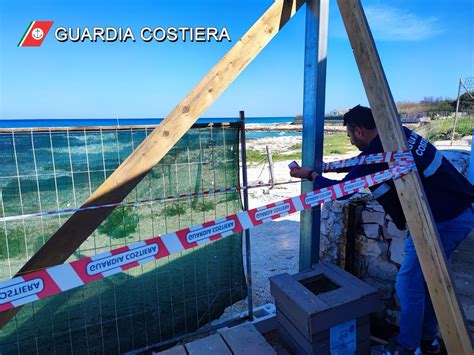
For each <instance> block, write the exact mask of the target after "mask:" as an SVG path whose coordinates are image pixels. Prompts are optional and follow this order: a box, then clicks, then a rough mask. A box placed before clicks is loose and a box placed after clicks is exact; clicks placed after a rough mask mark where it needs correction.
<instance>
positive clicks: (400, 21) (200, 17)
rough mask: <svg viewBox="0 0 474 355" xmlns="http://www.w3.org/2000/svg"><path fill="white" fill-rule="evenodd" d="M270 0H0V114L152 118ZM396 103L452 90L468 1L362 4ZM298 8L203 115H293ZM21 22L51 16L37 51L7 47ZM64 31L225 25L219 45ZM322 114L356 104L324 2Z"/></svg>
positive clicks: (465, 66)
mask: <svg viewBox="0 0 474 355" xmlns="http://www.w3.org/2000/svg"><path fill="white" fill-rule="evenodd" d="M271 3H272V1H271V0H259V1H256V0H244V1H239V0H233V1H231V0H220V1H219V0H200V1H196V0H195V1H190V0H182V1H171V0H170V1H164V0H154V1H152V0H134V1H131V0H118V1H104V0H94V1H92V0H87V1H65V0H63V1H57V0H49V1H48V0H45V1H37V0H34V1H30V0H28V1H25V0H22V1H20V0H0V51H1V52H0V119H8V118H105V117H111V118H113V117H116V115H118V116H119V117H122V118H125V117H163V116H166V115H167V114H168V113H169V112H170V111H171V110H172V109H173V107H174V106H175V105H176V104H177V103H178V102H179V101H180V100H181V98H183V97H184V96H185V95H186V94H187V93H188V92H189V91H190V90H191V89H192V88H193V87H194V85H195V84H196V83H198V82H199V80H200V79H201V78H202V77H203V76H204V75H205V74H206V73H207V71H208V70H209V69H210V68H212V66H213V65H214V64H215V63H217V61H218V60H219V59H220V58H221V57H222V56H223V55H224V54H225V53H226V52H227V51H228V50H229V49H230V48H231V47H232V45H233V44H234V43H235V42H237V40H238V39H239V38H240V37H241V36H242V35H243V34H244V33H245V31H246V30H247V29H248V28H249V27H250V26H251V25H252V24H253V22H254V21H255V20H257V19H258V18H259V17H260V15H261V14H263V12H264V11H265V10H266V8H268V7H269V6H270V5H271ZM362 3H363V5H364V8H365V10H366V13H367V17H368V20H369V24H370V25H371V28H372V32H373V34H374V37H375V40H376V44H377V48H378V50H379V54H380V57H381V59H382V63H383V65H384V69H385V72H386V75H387V78H388V81H389V84H390V86H391V89H392V93H393V96H394V98H395V100H396V101H417V100H420V99H422V98H423V97H425V96H434V97H440V96H441V97H451V98H453V97H454V96H455V95H456V90H457V81H458V79H459V77H467V76H474V43H473V41H474V40H473V38H474V25H473V23H474V2H473V1H472V0H437V1H427V0H419V1H412V0H411V1H408V0H394V1H376V0H363V2H362ZM304 12H305V8H304V7H303V8H301V9H300V11H299V12H298V14H297V15H296V16H295V17H294V18H293V19H292V20H291V21H290V22H289V23H288V24H287V25H286V26H285V28H284V29H283V30H282V31H281V32H280V33H279V34H278V35H277V36H276V37H275V38H274V39H273V41H272V42H271V43H270V44H269V45H268V46H267V47H266V48H265V49H264V50H263V51H262V53H261V54H260V55H259V56H258V57H257V58H256V59H255V60H254V61H253V62H252V63H251V64H250V65H249V67H248V68H247V69H246V70H245V71H244V72H243V73H242V74H241V76H240V77H239V78H237V80H235V81H234V83H233V84H232V85H231V86H230V87H229V88H228V89H227V90H226V92H225V93H224V94H223V95H222V96H221V97H220V98H219V99H218V100H217V101H216V102H215V104H214V105H213V106H212V107H211V108H210V109H209V110H208V111H207V112H206V113H205V114H204V116H205V117H235V116H236V115H238V111H239V110H245V111H246V115H247V116H294V115H296V114H299V113H301V111H302V93H303V58H304V18H305V15H304ZM31 20H54V25H53V28H52V30H51V32H50V33H49V34H48V36H47V37H46V39H45V41H44V42H43V45H42V46H41V47H39V48H19V47H17V43H18V41H19V40H20V38H21V36H22V35H23V33H24V31H25V29H26V27H27V26H28V24H29V22H30V21H31ZM58 26H64V27H69V26H71V27H94V26H101V27H105V26H112V27H131V28H132V29H133V31H134V34H135V35H136V37H139V31H140V29H141V28H142V27H144V26H149V27H157V26H161V27H169V26H173V27H179V26H188V27H189V26H205V27H211V26H213V27H219V28H222V27H224V26H225V27H226V28H227V30H228V32H229V34H230V36H231V38H232V42H231V43H229V42H227V41H225V42H222V43H189V42H187V43H183V42H180V41H178V42H175V43H165V42H163V43H158V42H150V43H144V42H141V41H140V40H137V42H135V43H133V42H127V43H70V42H68V43H60V42H57V41H56V40H55V39H54V36H53V32H52V31H54V29H55V28H56V27H58ZM326 95H327V96H326V112H329V111H331V110H334V109H336V108H345V107H352V106H354V105H356V104H358V103H362V104H364V103H366V102H367V100H366V96H365V93H364V90H363V87H362V83H361V80H360V76H359V73H358V70H357V67H356V65H355V61H354V58H353V55H352V51H351V48H350V45H349V42H348V40H347V36H346V34H345V32H344V27H343V25H342V20H341V18H340V15H339V11H338V8H337V4H336V2H335V1H333V0H331V2H330V18H329V48H328V71H327V89H326Z"/></svg>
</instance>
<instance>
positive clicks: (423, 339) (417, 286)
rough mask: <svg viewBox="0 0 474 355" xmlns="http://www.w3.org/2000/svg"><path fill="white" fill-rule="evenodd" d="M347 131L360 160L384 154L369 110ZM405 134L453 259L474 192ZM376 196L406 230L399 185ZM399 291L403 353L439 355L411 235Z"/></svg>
mask: <svg viewBox="0 0 474 355" xmlns="http://www.w3.org/2000/svg"><path fill="white" fill-rule="evenodd" d="M344 125H345V126H346V127H347V135H348V137H349V138H350V139H351V144H353V145H355V146H356V147H357V148H358V149H359V150H360V151H361V154H360V155H368V154H374V153H380V152H383V147H382V143H381V141H380V138H379V136H378V132H377V128H376V126H375V121H374V118H373V116H372V111H371V110H370V109H369V108H367V107H362V106H356V107H354V108H352V109H351V110H350V111H349V112H347V113H346V114H345V115H344ZM403 130H404V132H405V135H406V138H407V142H408V146H409V149H410V151H411V153H412V155H413V157H414V159H415V163H416V166H417V169H418V172H419V174H420V179H421V182H422V184H423V187H424V189H425V192H426V196H427V199H428V202H429V205H430V207H431V211H432V213H433V216H434V219H435V222H436V226H437V228H438V232H439V235H440V238H441V242H442V244H443V249H444V252H445V254H446V257H447V258H449V256H450V255H451V254H452V252H453V251H454V249H456V247H457V246H458V245H459V243H460V242H461V241H462V240H463V239H464V238H466V236H467V235H468V234H469V233H470V231H471V230H472V229H473V228H474V214H473V209H472V203H474V186H473V185H472V184H471V183H470V182H469V181H468V180H467V179H466V178H465V177H464V176H463V175H462V174H460V173H459V172H458V171H457V170H456V169H455V168H454V167H453V166H452V165H451V163H449V161H448V160H447V159H446V158H444V157H443V155H442V154H441V153H440V152H439V151H438V150H437V149H436V148H435V147H434V146H433V145H432V144H431V143H429V142H428V141H427V140H426V139H424V138H423V137H421V136H419V135H418V134H416V133H415V132H413V131H411V130H409V129H408V128H406V127H403ZM387 168H388V165H387V164H376V165H360V166H355V167H353V168H349V169H344V170H342V169H341V170H340V171H348V174H347V175H346V177H345V178H344V179H343V180H342V181H346V180H351V179H354V178H357V177H360V176H364V175H368V174H372V173H374V172H377V171H380V170H383V169H387ZM290 174H291V176H293V177H298V178H306V179H308V180H310V181H313V182H314V186H315V189H319V188H323V187H326V186H329V185H334V184H336V183H339V182H340V181H337V180H330V179H327V178H325V177H323V176H321V175H319V174H317V173H316V172H314V171H313V170H311V169H309V168H306V167H301V168H300V169H297V170H293V171H292V172H291V173H290ZM370 190H371V192H372V194H373V195H374V197H375V198H376V199H377V201H378V202H379V203H380V204H381V205H382V207H383V208H384V209H385V212H386V213H387V214H388V215H389V216H390V217H391V218H392V219H393V221H394V223H395V224H396V226H397V227H398V228H399V229H405V227H406V220H405V217H404V214H403V211H402V208H401V205H400V201H399V199H398V196H397V193H396V191H395V185H394V183H393V181H388V182H385V183H382V184H379V185H376V186H374V187H372V188H370ZM396 290H397V294H398V297H399V298H400V308H401V317H400V334H399V336H398V347H399V349H398V351H399V353H401V354H404V353H407V354H410V353H414V351H415V350H416V348H417V347H419V346H420V347H421V350H422V351H423V353H428V354H436V353H439V351H440V349H439V345H438V343H437V333H438V325H437V321H436V316H435V312H434V310H433V305H432V303H431V300H430V297H429V294H428V291H427V288H426V285H425V283H424V278H423V273H422V271H421V267H420V263H419V261H418V258H417V256H416V251H415V247H414V244H413V240H412V237H411V236H410V235H409V236H408V239H407V240H406V243H405V256H404V259H403V264H402V266H401V268H400V270H399V272H398V275H397V282H396Z"/></svg>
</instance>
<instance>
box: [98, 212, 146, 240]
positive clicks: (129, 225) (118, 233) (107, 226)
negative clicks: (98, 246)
mask: <svg viewBox="0 0 474 355" xmlns="http://www.w3.org/2000/svg"><path fill="white" fill-rule="evenodd" d="M138 222H139V219H138V215H137V214H136V213H135V212H134V211H133V209H132V208H122V209H116V210H115V211H113V212H112V213H111V214H110V216H109V217H107V219H106V220H105V222H104V223H102V224H101V225H100V226H99V228H97V230H98V231H99V232H100V233H102V234H106V235H108V236H109V237H110V238H112V239H120V238H126V237H128V236H130V235H131V234H133V233H135V232H136V231H137V227H138Z"/></svg>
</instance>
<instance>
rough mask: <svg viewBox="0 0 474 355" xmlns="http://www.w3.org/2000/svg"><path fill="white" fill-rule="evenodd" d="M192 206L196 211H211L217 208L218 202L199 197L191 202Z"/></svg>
mask: <svg viewBox="0 0 474 355" xmlns="http://www.w3.org/2000/svg"><path fill="white" fill-rule="evenodd" d="M191 207H192V208H193V210H195V211H200V212H209V211H214V210H215V209H216V204H215V203H214V202H212V201H204V200H199V199H198V198H195V199H193V200H192V202H191Z"/></svg>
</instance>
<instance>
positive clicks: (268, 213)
mask: <svg viewBox="0 0 474 355" xmlns="http://www.w3.org/2000/svg"><path fill="white" fill-rule="evenodd" d="M412 159H413V158H411V156H410V157H409V158H407V159H403V160H401V161H400V163H399V164H396V165H394V166H393V167H392V168H389V169H387V170H383V171H380V172H378V173H375V174H370V175H367V176H363V177H360V178H357V179H353V180H350V181H345V182H342V183H339V184H336V185H332V186H328V187H325V188H322V189H319V190H315V191H312V192H309V193H306V194H302V195H299V196H295V197H292V198H288V199H285V200H282V201H278V202H274V203H271V204H268V205H266V206H262V207H259V208H254V209H251V210H248V211H242V212H239V213H237V214H233V215H229V216H227V217H223V218H219V219H216V220H212V221H209V222H205V223H203V224H199V225H197V226H194V227H190V228H184V229H181V230H178V231H176V232H172V233H167V234H164V235H161V236H158V237H154V238H151V239H147V240H144V241H140V242H135V243H131V244H129V245H126V246H123V247H121V248H118V249H114V250H111V251H109V252H104V253H100V254H97V255H95V256H93V257H85V258H82V259H79V260H75V261H73V262H70V263H65V264H61V265H56V266H52V267H49V268H46V269H42V270H38V271H32V272H30V273H26V274H24V275H21V276H17V277H14V278H13V279H10V280H7V281H3V282H0V311H6V310H8V309H12V308H16V307H19V306H22V305H24V304H27V303H30V302H34V301H36V300H39V299H43V298H45V297H48V296H51V295H55V294H59V293H61V292H64V291H67V290H71V289H73V288H76V287H79V286H82V285H85V284H88V283H90V282H92V281H95V280H98V279H102V278H105V277H108V276H111V275H115V274H117V273H120V272H123V271H125V270H128V269H131V268H134V267H136V266H139V265H142V264H145V263H148V262H151V261H154V260H157V259H161V258H164V257H166V256H169V255H171V254H175V253H179V252H182V251H184V250H187V249H190V248H194V247H196V246H200V245H204V244H207V243H209V242H211V241H215V240H217V239H221V238H223V237H227V236H229V235H232V234H233V233H237V232H240V231H242V230H245V229H250V228H253V227H256V226H258V225H260V224H262V223H266V222H270V221H272V220H274V219H277V218H280V217H283V216H286V215H288V214H292V213H295V212H299V211H302V210H304V209H307V208H312V207H314V206H316V205H319V204H322V203H324V202H329V201H332V200H336V199H338V198H340V197H343V196H347V195H349V194H352V193H355V192H358V191H361V190H363V189H365V188H368V187H371V186H374V185H377V184H380V183H382V182H384V181H387V180H391V179H396V178H399V177H400V176H402V175H405V174H407V173H409V172H410V171H412V170H414V169H416V167H415V165H414V163H413V160H412Z"/></svg>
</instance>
